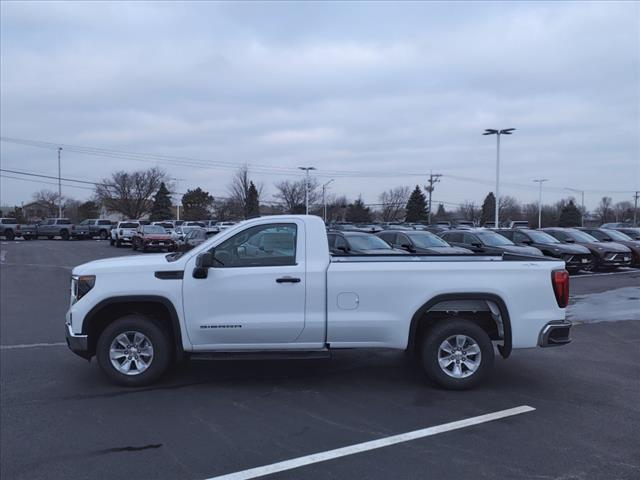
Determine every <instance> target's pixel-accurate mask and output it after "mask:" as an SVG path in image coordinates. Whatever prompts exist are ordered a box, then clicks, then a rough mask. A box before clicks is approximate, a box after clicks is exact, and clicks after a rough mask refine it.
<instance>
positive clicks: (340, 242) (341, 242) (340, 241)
mask: <svg viewBox="0 0 640 480" xmlns="http://www.w3.org/2000/svg"><path fill="white" fill-rule="evenodd" d="M347 247H348V244H347V241H346V240H345V239H344V237H343V236H341V235H338V236H336V245H335V247H334V248H338V249H340V248H347Z"/></svg>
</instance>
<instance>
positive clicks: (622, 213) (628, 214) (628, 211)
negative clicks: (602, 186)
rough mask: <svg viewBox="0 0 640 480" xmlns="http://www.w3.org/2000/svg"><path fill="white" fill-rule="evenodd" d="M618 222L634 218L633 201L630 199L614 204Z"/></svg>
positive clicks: (614, 213)
mask: <svg viewBox="0 0 640 480" xmlns="http://www.w3.org/2000/svg"><path fill="white" fill-rule="evenodd" d="M613 215H614V216H615V219H616V222H626V221H629V220H632V219H633V203H631V202H630V201H628V200H624V201H622V202H617V203H616V204H615V205H614V206H613Z"/></svg>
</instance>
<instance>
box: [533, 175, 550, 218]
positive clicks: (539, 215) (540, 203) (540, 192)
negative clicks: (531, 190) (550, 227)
mask: <svg viewBox="0 0 640 480" xmlns="http://www.w3.org/2000/svg"><path fill="white" fill-rule="evenodd" d="M548 181H549V180H548V179H546V178H538V179H536V180H534V182H536V183H537V184H538V185H540V190H539V193H538V228H542V184H543V183H544V182H548Z"/></svg>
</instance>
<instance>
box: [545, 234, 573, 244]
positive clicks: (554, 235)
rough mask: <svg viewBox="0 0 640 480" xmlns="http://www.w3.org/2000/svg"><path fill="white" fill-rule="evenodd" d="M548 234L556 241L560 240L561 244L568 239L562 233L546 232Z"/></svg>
mask: <svg viewBox="0 0 640 480" xmlns="http://www.w3.org/2000/svg"><path fill="white" fill-rule="evenodd" d="M547 233H549V235H551V236H552V237H556V238H557V239H558V240H560V241H561V242H564V241H565V240H566V239H567V238H569V237H568V235H567V234H566V233H564V232H554V231H551V232H547Z"/></svg>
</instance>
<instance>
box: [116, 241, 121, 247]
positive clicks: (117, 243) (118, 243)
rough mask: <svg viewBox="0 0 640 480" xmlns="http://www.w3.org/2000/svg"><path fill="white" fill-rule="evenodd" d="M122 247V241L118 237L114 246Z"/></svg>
mask: <svg viewBox="0 0 640 480" xmlns="http://www.w3.org/2000/svg"><path fill="white" fill-rule="evenodd" d="M121 247H122V242H121V241H120V239H117V240H116V248H121Z"/></svg>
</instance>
